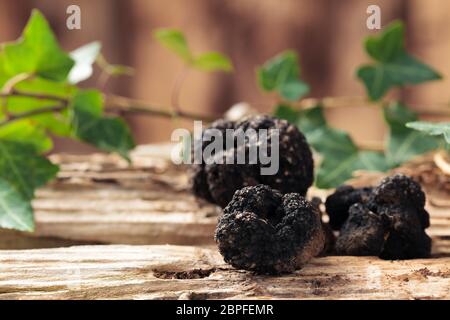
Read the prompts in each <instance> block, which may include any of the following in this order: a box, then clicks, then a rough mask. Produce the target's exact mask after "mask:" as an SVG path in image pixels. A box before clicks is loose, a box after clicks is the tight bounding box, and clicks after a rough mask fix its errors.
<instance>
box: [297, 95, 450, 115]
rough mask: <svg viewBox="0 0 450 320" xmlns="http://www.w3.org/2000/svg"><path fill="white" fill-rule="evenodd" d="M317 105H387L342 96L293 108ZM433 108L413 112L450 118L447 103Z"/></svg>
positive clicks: (379, 106)
mask: <svg viewBox="0 0 450 320" xmlns="http://www.w3.org/2000/svg"><path fill="white" fill-rule="evenodd" d="M318 104H321V105H322V106H323V107H324V108H326V109H334V108H343V107H354V106H358V105H363V106H365V107H370V108H375V109H380V108H381V107H385V106H387V105H388V102H386V101H369V100H367V99H366V98H364V97H361V96H342V97H324V98H308V99H304V100H302V101H300V102H298V103H294V106H298V107H299V108H302V109H307V108H312V107H314V106H316V105H318ZM407 105H408V106H411V107H417V108H419V107H421V106H422V107H423V106H424V105H421V104H418V103H407ZM432 106H433V108H427V109H422V110H420V109H419V110H414V112H416V113H417V114H418V115H420V116H446V117H450V108H449V107H450V104H448V103H434V104H433V105H432Z"/></svg>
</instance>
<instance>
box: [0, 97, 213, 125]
mask: <svg viewBox="0 0 450 320" xmlns="http://www.w3.org/2000/svg"><path fill="white" fill-rule="evenodd" d="M8 97H28V98H35V99H40V100H51V101H54V102H59V105H57V106H52V107H44V108H39V109H34V110H32V111H30V112H25V113H21V114H18V115H11V114H10V115H9V116H8V117H7V118H6V119H5V120H4V121H2V122H0V126H3V125H5V124H8V123H9V122H11V121H16V120H19V119H23V118H26V117H30V116H35V115H39V114H43V113H49V112H59V111H62V110H64V109H65V108H67V106H68V104H69V99H67V98H63V97H60V96H55V95H46V94H38V93H30V92H23V91H18V90H12V92H9V93H0V98H8ZM106 110H107V111H111V112H126V113H139V114H148V115H153V116H161V117H166V118H173V117H174V116H175V115H176V116H179V117H181V118H185V119H191V120H201V121H204V122H212V121H214V120H215V119H217V118H218V116H204V115H200V114H195V113H191V112H185V111H182V110H178V112H177V113H175V112H174V111H169V110H164V109H163V108H157V107H154V106H149V105H147V104H146V103H145V102H141V101H138V100H134V99H130V98H126V97H121V96H116V95H108V96H106Z"/></svg>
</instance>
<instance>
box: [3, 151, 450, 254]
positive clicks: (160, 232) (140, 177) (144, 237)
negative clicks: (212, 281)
mask: <svg viewBox="0 0 450 320" xmlns="http://www.w3.org/2000/svg"><path fill="white" fill-rule="evenodd" d="M170 148H171V145H169V144H161V145H146V146H140V147H138V148H137V149H136V150H135V151H134V152H133V153H132V154H131V157H132V160H133V165H132V166H129V165H128V164H127V163H126V162H125V161H123V160H122V159H120V158H119V157H116V156H114V155H104V154H94V155H76V156H75V155H67V154H64V155H55V156H52V160H53V161H55V162H58V163H60V165H61V172H60V173H59V174H58V179H57V180H56V181H55V182H53V183H52V184H50V185H49V186H47V187H45V188H43V189H39V190H38V192H37V199H35V200H34V202H33V207H34V210H35V217H36V231H35V233H32V234H30V233H21V232H15V231H8V230H0V249H27V248H29V249H31V248H51V247H62V246H70V245H80V244H138V245H147V244H174V245H213V244H214V240H213V233H214V229H215V226H216V223H217V217H218V215H219V214H220V213H221V211H220V209H219V208H217V207H216V206H213V205H211V204H208V203H206V202H202V201H199V200H198V199H195V197H194V196H193V195H192V194H191V192H190V190H189V187H188V185H189V184H188V174H187V170H186V168H185V167H182V166H174V165H172V164H171V162H170V161H169V155H170V150H171V149H170ZM422 166H423V164H422ZM410 171H411V170H410ZM416 171H417V170H416ZM422 171H423V170H422ZM428 171H429V170H428ZM428 171H427V172H428ZM363 177H364V179H362V180H361V179H359V182H357V181H354V184H356V185H358V183H359V184H360V185H368V184H374V183H376V181H378V180H379V179H380V177H381V176H380V175H379V174H377V175H368V174H364V175H363ZM448 179H449V178H448ZM447 184H448V185H450V182H447ZM430 185H438V184H437V183H436V182H432V183H430ZM438 188H439V190H442V189H443V188H441V187H439V186H438ZM328 193H329V191H325V190H317V189H315V188H311V189H310V194H309V196H318V197H321V198H322V199H325V197H326V196H327V194H328ZM427 193H428V194H429V195H432V194H433V191H432V190H427ZM447 193H448V191H447ZM429 198H430V197H429ZM441 198H442V197H441ZM441 198H431V199H435V200H436V201H437V203H435V204H433V203H431V202H429V203H428V210H429V212H430V214H431V227H430V228H429V229H427V233H428V234H429V235H430V236H431V237H433V240H434V249H433V250H434V251H433V252H434V253H435V254H447V253H449V251H450V249H449V247H448V245H447V244H446V243H447V242H448V240H449V239H450V206H449V204H448V203H443V202H442V200H440V199H441ZM446 199H448V197H447V198H446ZM438 200H439V201H440V202H439V201H438ZM447 202H448V200H447ZM441 242H442V243H441Z"/></svg>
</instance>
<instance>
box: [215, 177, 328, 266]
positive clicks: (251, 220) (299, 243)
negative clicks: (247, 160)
mask: <svg viewBox="0 0 450 320" xmlns="http://www.w3.org/2000/svg"><path fill="white" fill-rule="evenodd" d="M215 239H216V242H217V244H218V247H219V251H220V253H221V254H222V256H223V257H224V260H225V262H227V263H229V264H231V265H232V266H233V267H235V268H238V269H245V270H251V271H255V272H257V273H266V274H280V273H287V272H292V271H294V270H296V269H298V268H300V267H301V266H302V265H303V264H304V263H306V262H307V261H308V260H309V259H311V258H312V257H314V256H316V255H318V254H319V253H320V252H321V251H322V249H323V246H324V233H323V230H322V225H321V219H320V212H318V211H317V209H316V208H315V207H314V206H313V205H311V204H310V203H309V202H308V201H306V199H305V198H304V197H303V196H301V195H300V194H297V193H288V194H285V195H282V194H281V193H280V192H279V191H277V190H273V189H271V188H270V187H268V186H266V185H257V186H251V187H245V188H243V189H240V190H238V191H236V192H235V194H234V196H233V199H232V200H231V202H230V203H229V204H228V206H226V208H225V209H224V214H223V215H222V216H221V217H220V219H219V223H218V225H217V229H216V233H215Z"/></svg>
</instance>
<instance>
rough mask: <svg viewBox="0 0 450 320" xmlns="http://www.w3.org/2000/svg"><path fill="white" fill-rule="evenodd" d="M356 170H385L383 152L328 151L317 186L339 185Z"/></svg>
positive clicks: (386, 167)
mask: <svg viewBox="0 0 450 320" xmlns="http://www.w3.org/2000/svg"><path fill="white" fill-rule="evenodd" d="M330 138H331V137H330ZM347 147H348V148H350V147H351V146H350V145H349V146H347ZM343 148H346V147H345V146H344V147H343ZM355 170H368V171H381V172H384V171H386V170H388V166H387V164H386V159H385V157H384V155H383V153H382V152H376V151H357V150H354V151H353V152H350V153H341V152H336V153H328V155H326V156H324V158H323V161H322V162H321V164H320V168H319V171H318V172H317V175H316V186H317V187H319V188H324V189H327V188H334V187H337V186H339V185H341V184H342V183H344V182H345V181H347V180H348V179H349V178H351V177H352V174H353V172H354V171H355Z"/></svg>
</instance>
